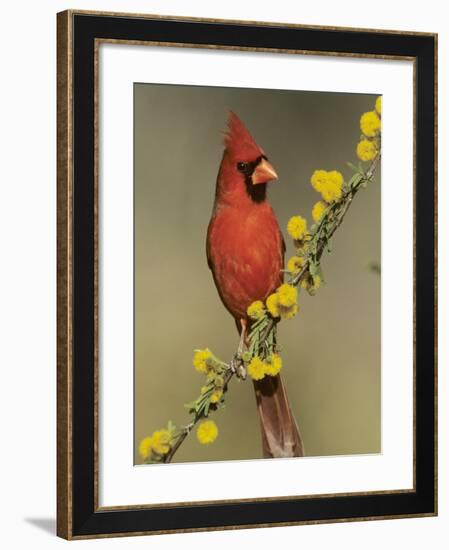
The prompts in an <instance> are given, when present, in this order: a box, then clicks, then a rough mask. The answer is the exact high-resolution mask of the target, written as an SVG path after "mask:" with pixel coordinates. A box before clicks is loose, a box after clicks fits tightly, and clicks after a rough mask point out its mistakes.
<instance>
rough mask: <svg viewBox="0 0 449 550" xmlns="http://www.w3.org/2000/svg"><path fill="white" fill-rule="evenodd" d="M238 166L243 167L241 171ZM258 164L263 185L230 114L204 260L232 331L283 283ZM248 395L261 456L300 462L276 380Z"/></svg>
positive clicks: (261, 156)
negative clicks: (258, 429)
mask: <svg viewBox="0 0 449 550" xmlns="http://www.w3.org/2000/svg"><path fill="white" fill-rule="evenodd" d="M241 163H247V166H246V165H245V167H244V168H242V167H241V166H240V164H241ZM264 163H265V170H266V172H265V174H266V178H267V181H269V180H270V179H273V178H272V176H273V175H275V172H274V170H273V167H272V166H271V165H269V163H268V160H267V159H266V156H265V153H264V152H263V150H262V149H261V148H260V147H259V146H258V145H257V143H256V142H255V141H254V139H253V137H252V136H251V134H250V133H249V131H248V130H247V128H246V127H245V125H244V124H243V122H242V121H241V120H240V119H239V118H238V117H237V115H235V114H234V113H232V112H231V113H230V115H229V120H228V132H227V133H226V135H225V151H224V153H223V159H222V161H221V165H220V170H219V172H218V177H217V187H216V192H215V203H214V209H213V212H212V218H211V220H210V223H209V228H208V231H207V259H208V263H209V266H210V268H211V270H212V273H213V276H214V281H215V285H216V287H217V290H218V293H219V295H220V298H221V300H222V302H223V304H224V305H225V306H226V308H227V309H228V311H229V312H230V313H231V315H232V316H233V317H234V319H235V320H236V322H237V327H238V328H240V327H241V326H242V328H243V327H244V326H245V321H246V322H249V319H247V313H246V310H247V308H248V306H249V305H250V304H251V303H252V302H254V301H256V300H262V301H265V299H266V298H267V297H268V296H269V294H271V293H272V292H274V291H275V290H276V288H277V287H278V286H279V285H280V284H281V283H282V280H283V272H282V269H283V266H284V252H285V245H284V241H283V238H282V234H281V231H280V229H279V225H278V223H277V220H276V217H275V215H274V212H273V210H272V208H271V206H270V205H269V204H268V202H267V201H266V182H265V180H264V177H265V176H264V175H263V173H262V179H261V176H260V174H261V172H259V174H258V177H257V181H256V179H254V180H253V179H252V178H253V174H254V173H255V172H254V170H255V171H257V167H258V166H259V165H260V166H261V170H262V166H263V164H264ZM239 166H240V168H242V169H240V168H239ZM242 321H243V323H242ZM248 324H249V323H248ZM254 389H255V393H256V401H257V409H258V412H259V418H260V426H261V432H262V446H263V454H264V456H265V457H273V456H274V457H281V456H302V455H303V446H302V441H301V436H300V434H299V431H298V427H297V425H296V421H295V419H294V416H293V413H292V411H291V408H290V404H289V402H288V398H287V393H286V390H285V387H284V384H283V381H282V378H281V376H280V375H279V374H278V375H277V376H266V377H265V378H263V379H262V380H257V381H254Z"/></svg>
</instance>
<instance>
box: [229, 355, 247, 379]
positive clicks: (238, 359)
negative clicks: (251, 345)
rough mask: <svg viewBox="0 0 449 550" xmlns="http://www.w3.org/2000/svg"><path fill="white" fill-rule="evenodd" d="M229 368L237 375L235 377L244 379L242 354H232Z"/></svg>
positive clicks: (244, 371) (244, 369)
mask: <svg viewBox="0 0 449 550" xmlns="http://www.w3.org/2000/svg"><path fill="white" fill-rule="evenodd" d="M231 370H232V372H233V373H234V374H235V375H236V376H237V378H241V379H242V380H246V368H245V364H244V362H243V359H242V356H241V355H240V354H238V353H237V354H236V355H235V356H234V358H233V359H232V361H231Z"/></svg>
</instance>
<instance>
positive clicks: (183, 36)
mask: <svg viewBox="0 0 449 550" xmlns="http://www.w3.org/2000/svg"><path fill="white" fill-rule="evenodd" d="M57 21H58V518H57V532H58V535H59V536H61V537H64V538H67V539H77V538H89V537H97V536H120V535H131V534H155V533H156V534H160V533H174V532H186V531H200V530H216V529H236V528H248V527H263V526H279V525H296V524H302V523H317V522H334V521H342V520H346V521H352V520H360V519H364V520H366V519H385V518H401V517H414V516H432V515H436V514H437V486H436V477H437V464H436V459H437V455H436V437H437V436H436V405H435V404H436V351H435V350H436V199H435V197H436V78H437V71H436V59H437V37H436V35H435V34H432V33H411V32H397V31H377V30H376V31H375V30H366V29H336V28H325V27H305V26H299V25H298V26H295V25H291V24H286V25H279V24H270V23H249V22H237V21H216V20H214V21H212V20H201V19H183V18H169V17H160V16H151V15H127V14H112V13H95V12H82V11H65V12H62V13H60V14H58V16H57ZM98 40H117V41H136V42H145V41H151V42H157V43H159V44H160V45H163V44H164V43H172V44H173V43H176V44H179V45H184V46H186V45H187V46H189V45H191V46H195V47H201V46H204V47H206V46H207V47H210V46H213V47H218V48H220V47H233V48H243V49H249V50H253V51H254V55H257V50H258V49H268V50H284V51H291V52H300V51H307V52H316V53H317V54H325V53H326V54H330V55H351V56H375V57H384V58H387V59H388V58H404V59H413V60H414V62H415V68H416V72H415V76H416V82H415V127H414V131H415V220H414V221H415V242H414V252H415V287H416V288H415V324H414V331H415V334H414V336H415V353H414V359H415V385H414V391H415V406H416V409H415V412H416V418H415V434H414V439H415V486H414V489H413V490H410V491H384V492H378V493H365V494H361V493H354V494H346V495H339V494H336V495H332V496H329V495H327V496H316V497H306V498H305V497H301V498H299V497H298V498H296V497H291V498H280V499H276V498H270V499H267V500H254V501H251V500H249V499H245V500H244V501H231V502H220V501H217V502H215V503H209V504H199V505H196V504H190V505H182V506H176V505H166V506H164V505H158V506H157V507H149V506H148V507H147V506H144V505H143V506H142V507H141V508H136V507H130V508H127V507H125V506H123V507H118V508H117V509H114V510H110V509H109V510H102V509H101V508H99V507H98V502H97V501H98V499H97V490H98V487H97V477H96V476H97V474H98V469H97V455H96V437H97V431H98V427H97V422H98V413H97V395H96V392H97V389H98V374H97V371H96V357H97V349H96V345H97V344H96V342H97V336H96V334H97V333H96V331H97V328H98V322H101V320H100V321H98V314H97V297H96V285H97V271H96V261H97V258H98V250H97V236H98V235H97V226H96V208H95V205H96V193H97V189H96V183H95V182H96V174H97V164H96V147H97V145H96V114H95V101H96V86H95V82H96V54H95V50H96V41H98Z"/></svg>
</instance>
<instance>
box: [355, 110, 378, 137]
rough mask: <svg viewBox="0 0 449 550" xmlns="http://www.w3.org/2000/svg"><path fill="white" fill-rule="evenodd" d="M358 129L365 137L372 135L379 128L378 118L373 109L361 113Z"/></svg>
mask: <svg viewBox="0 0 449 550" xmlns="http://www.w3.org/2000/svg"><path fill="white" fill-rule="evenodd" d="M360 129H361V130H362V132H363V133H364V134H365V136H367V137H374V136H375V135H376V134H377V133H378V132H379V130H380V119H379V117H378V116H377V113H376V112H375V111H368V112H367V113H363V115H362V116H361V118H360Z"/></svg>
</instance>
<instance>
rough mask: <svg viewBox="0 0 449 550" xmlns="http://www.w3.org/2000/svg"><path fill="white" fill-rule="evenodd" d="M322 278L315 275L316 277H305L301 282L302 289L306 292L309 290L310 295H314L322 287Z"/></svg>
mask: <svg viewBox="0 0 449 550" xmlns="http://www.w3.org/2000/svg"><path fill="white" fill-rule="evenodd" d="M321 282H322V280H321V276H320V275H315V277H313V278H312V277H305V278H304V279H303V280H302V281H301V283H300V284H301V288H303V289H304V290H307V291H308V292H309V293H310V294H314V293H315V291H316V290H318V289H319V288H320V286H321Z"/></svg>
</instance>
